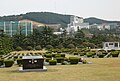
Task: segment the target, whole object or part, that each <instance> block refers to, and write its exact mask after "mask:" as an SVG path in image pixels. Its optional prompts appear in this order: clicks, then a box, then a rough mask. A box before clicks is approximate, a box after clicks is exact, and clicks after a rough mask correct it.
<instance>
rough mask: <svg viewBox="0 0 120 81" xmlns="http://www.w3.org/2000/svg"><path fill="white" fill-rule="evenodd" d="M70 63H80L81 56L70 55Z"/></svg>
mask: <svg viewBox="0 0 120 81" xmlns="http://www.w3.org/2000/svg"><path fill="white" fill-rule="evenodd" d="M69 60H70V64H78V62H79V58H78V57H69Z"/></svg>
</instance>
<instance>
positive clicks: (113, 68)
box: [0, 58, 120, 81]
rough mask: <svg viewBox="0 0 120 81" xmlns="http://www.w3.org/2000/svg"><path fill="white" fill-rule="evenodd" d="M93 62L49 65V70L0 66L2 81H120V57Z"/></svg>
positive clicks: (0, 79) (93, 60) (94, 59)
mask: <svg viewBox="0 0 120 81" xmlns="http://www.w3.org/2000/svg"><path fill="white" fill-rule="evenodd" d="M86 60H87V61H90V62H93V64H85V65H83V64H81V65H57V66H47V68H48V71H47V72H18V71H17V69H18V66H13V67H11V68H0V81H120V58H104V59H97V58H91V59H90V58H89V59H86Z"/></svg>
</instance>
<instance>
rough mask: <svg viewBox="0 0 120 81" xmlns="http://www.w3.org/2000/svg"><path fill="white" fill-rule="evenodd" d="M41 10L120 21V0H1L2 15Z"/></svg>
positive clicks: (0, 13)
mask: <svg viewBox="0 0 120 81" xmlns="http://www.w3.org/2000/svg"><path fill="white" fill-rule="evenodd" d="M41 11H43V12H44V11H46V12H55V13H60V14H61V13H62V14H70V15H77V16H80V17H84V18H88V17H98V18H102V19H107V20H119V21H120V0H0V16H3V15H16V14H24V13H27V12H41Z"/></svg>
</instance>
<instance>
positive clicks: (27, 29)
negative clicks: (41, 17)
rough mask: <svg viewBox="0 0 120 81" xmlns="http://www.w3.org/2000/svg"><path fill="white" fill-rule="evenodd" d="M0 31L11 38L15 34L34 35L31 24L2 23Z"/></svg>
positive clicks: (0, 23)
mask: <svg viewBox="0 0 120 81" xmlns="http://www.w3.org/2000/svg"><path fill="white" fill-rule="evenodd" d="M0 30H1V31H3V32H4V33H5V34H7V35H9V36H11V37H12V36H13V35H15V34H23V35H25V36H28V35H30V34H32V33H33V26H32V23H31V22H13V21H10V22H0Z"/></svg>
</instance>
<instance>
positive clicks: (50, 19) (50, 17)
mask: <svg viewBox="0 0 120 81" xmlns="http://www.w3.org/2000/svg"><path fill="white" fill-rule="evenodd" d="M70 16H71V15H63V14H57V13H51V12H30V13H26V14H20V15H10V16H3V17H0V21H18V20H21V19H30V20H33V21H37V22H40V23H46V24H61V25H62V26H63V27H67V24H69V23H70ZM84 20H85V22H88V23H90V24H94V23H96V24H102V23H118V24H120V21H106V20H102V19H98V18H93V17H91V18H86V19H84Z"/></svg>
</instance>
